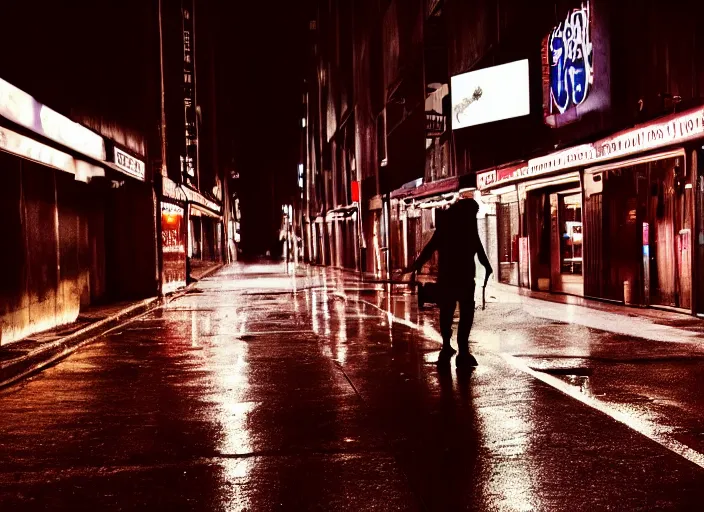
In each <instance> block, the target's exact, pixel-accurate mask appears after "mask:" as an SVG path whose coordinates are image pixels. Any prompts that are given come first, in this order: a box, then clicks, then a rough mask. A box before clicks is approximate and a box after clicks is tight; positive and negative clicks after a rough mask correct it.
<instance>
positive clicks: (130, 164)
mask: <svg viewBox="0 0 704 512" xmlns="http://www.w3.org/2000/svg"><path fill="white" fill-rule="evenodd" d="M114 159H115V165H117V166H118V167H119V168H120V169H121V170H122V171H124V172H125V173H127V174H129V175H130V176H133V177H135V178H137V179H138V180H141V181H144V177H145V165H144V162H142V161H141V160H139V159H137V158H135V157H133V156H131V155H128V154H127V153H125V152H124V151H122V150H121V149H119V148H115V156H114Z"/></svg>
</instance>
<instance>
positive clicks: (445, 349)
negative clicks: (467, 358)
mask: <svg viewBox="0 0 704 512" xmlns="http://www.w3.org/2000/svg"><path fill="white" fill-rule="evenodd" d="M456 353H457V351H456V350H455V349H454V348H452V347H451V346H450V345H443V346H442V349H441V350H440V355H441V356H442V355H446V356H448V357H452V356H454V355H455V354H456Z"/></svg>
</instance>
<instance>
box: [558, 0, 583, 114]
mask: <svg viewBox="0 0 704 512" xmlns="http://www.w3.org/2000/svg"><path fill="white" fill-rule="evenodd" d="M590 15H591V12H590V10H589V4H588V3H587V4H582V7H581V8H579V9H575V10H573V11H572V12H571V13H569V14H568V15H567V18H566V19H565V21H564V22H562V23H560V24H559V25H558V26H557V27H555V28H554V29H553V31H552V33H550V35H549V36H548V40H547V45H548V48H547V50H548V55H547V59H548V67H549V73H550V113H551V114H554V113H560V114H563V113H564V112H565V111H566V110H567V109H569V108H571V107H576V106H578V105H581V104H582V103H584V100H586V99H587V96H588V95H589V89H590V87H591V86H592V85H593V83H594V52H593V50H594V49H593V47H592V41H591V17H590Z"/></svg>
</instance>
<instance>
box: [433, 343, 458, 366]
mask: <svg viewBox="0 0 704 512" xmlns="http://www.w3.org/2000/svg"><path fill="white" fill-rule="evenodd" d="M454 355H455V349H454V348H452V347H442V350H441V351H440V353H439V354H438V360H437V363H435V364H437V365H438V367H440V366H443V367H444V366H447V367H449V366H450V360H451V359H452V356H454Z"/></svg>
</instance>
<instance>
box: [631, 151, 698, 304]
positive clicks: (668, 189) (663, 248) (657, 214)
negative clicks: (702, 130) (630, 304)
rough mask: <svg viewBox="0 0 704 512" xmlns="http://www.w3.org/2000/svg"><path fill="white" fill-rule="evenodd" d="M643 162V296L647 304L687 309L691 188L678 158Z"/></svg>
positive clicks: (689, 266) (689, 296)
mask: <svg viewBox="0 0 704 512" xmlns="http://www.w3.org/2000/svg"><path fill="white" fill-rule="evenodd" d="M646 165H647V167H648V168H649V169H647V171H649V173H648V174H649V176H648V178H649V187H648V192H649V193H648V201H647V214H646V215H647V220H646V222H644V223H643V242H644V243H646V242H647V244H648V247H647V252H648V256H649V261H648V263H649V264H648V267H647V268H646V269H645V270H646V272H645V276H646V285H647V288H646V298H647V299H648V303H649V304H651V305H658V306H668V307H675V308H682V309H690V308H691V306H692V304H691V282H692V277H691V275H692V274H691V263H690V262H691V225H690V222H689V215H688V211H689V209H690V205H689V204H688V203H689V202H690V201H691V197H689V196H691V190H690V189H691V187H690V188H686V184H685V178H684V170H683V168H682V159H681V158H674V159H664V160H656V161H654V162H650V163H648V164H646ZM645 170H646V169H643V171H645ZM641 174H645V173H642V172H641Z"/></svg>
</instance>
